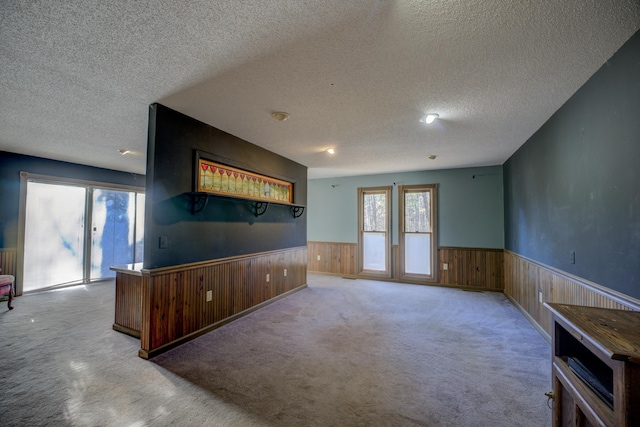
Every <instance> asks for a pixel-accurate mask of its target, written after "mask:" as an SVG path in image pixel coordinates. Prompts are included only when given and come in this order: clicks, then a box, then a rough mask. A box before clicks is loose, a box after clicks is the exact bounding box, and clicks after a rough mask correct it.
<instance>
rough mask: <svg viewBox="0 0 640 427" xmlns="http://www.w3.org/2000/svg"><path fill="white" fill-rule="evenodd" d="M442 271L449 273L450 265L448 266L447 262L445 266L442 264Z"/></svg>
mask: <svg viewBox="0 0 640 427" xmlns="http://www.w3.org/2000/svg"><path fill="white" fill-rule="evenodd" d="M442 269H443V270H444V271H447V270H448V269H449V264H447V263H446V262H445V263H444V264H442Z"/></svg>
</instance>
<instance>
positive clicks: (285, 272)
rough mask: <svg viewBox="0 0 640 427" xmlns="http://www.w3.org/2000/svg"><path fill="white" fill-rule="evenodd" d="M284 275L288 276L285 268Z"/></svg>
mask: <svg viewBox="0 0 640 427" xmlns="http://www.w3.org/2000/svg"><path fill="white" fill-rule="evenodd" d="M284 277H287V269H286V268H285V269H284Z"/></svg>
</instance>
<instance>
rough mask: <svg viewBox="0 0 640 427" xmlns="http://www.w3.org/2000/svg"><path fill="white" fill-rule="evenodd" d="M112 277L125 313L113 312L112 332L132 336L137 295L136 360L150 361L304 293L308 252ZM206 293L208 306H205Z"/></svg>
mask: <svg viewBox="0 0 640 427" xmlns="http://www.w3.org/2000/svg"><path fill="white" fill-rule="evenodd" d="M116 272H117V276H116V288H117V289H120V290H119V291H118V295H119V297H120V300H119V302H120V305H121V306H122V307H128V308H127V309H125V308H121V309H118V308H116V322H115V324H114V329H116V330H120V331H122V332H126V333H129V334H130V335H134V336H135V332H136V329H137V328H138V319H137V318H136V314H135V313H132V312H130V311H136V309H137V307H136V306H137V305H138V302H137V301H135V300H134V298H136V296H137V294H140V303H139V304H140V306H138V307H139V311H140V320H139V336H140V351H139V352H138V354H139V356H140V357H142V358H145V359H149V358H151V357H153V356H155V355H157V354H160V353H162V352H164V351H166V350H168V349H170V348H173V347H175V346H177V345H179V344H182V343H183V342H186V341H188V340H190V339H193V338H195V337H197V336H199V335H201V334H204V333H206V332H209V331H211V330H213V329H216V328H218V327H220V326H222V325H224V324H226V323H228V322H230V321H232V320H235V319H237V318H238V317H241V316H244V315H246V314H248V313H250V312H252V311H254V310H256V309H258V308H260V307H262V306H264V305H266V304H269V303H271V302H274V301H276V300H277V299H279V298H282V297H284V296H285V295H288V294H290V293H292V292H295V291H298V290H301V289H304V288H305V287H306V286H307V285H306V283H307V248H306V247H300V248H291V249H285V250H279V251H273V252H266V253H261V254H252V255H247V256H240V257H233V258H225V259H220V260H212V261H206V262H199V263H193V264H187V265H180V266H172V267H165V268H158V269H152V270H144V269H143V270H141V271H140V272H139V273H137V274H133V273H131V274H127V273H126V271H124V270H116ZM125 275H126V276H128V277H127V280H128V282H127V283H126V285H127V286H124V287H126V288H128V290H125V289H123V288H124V287H123V286H121V287H119V286H118V285H119V283H118V280H119V279H120V280H121V279H122V277H120V276H125ZM267 275H268V276H269V278H268V280H267ZM122 284H123V285H124V284H125V282H122ZM136 286H139V287H140V290H139V291H136V289H135V287H136ZM208 293H210V295H211V301H207V294H208ZM125 298H129V299H130V300H131V301H125V300H124V299H125Z"/></svg>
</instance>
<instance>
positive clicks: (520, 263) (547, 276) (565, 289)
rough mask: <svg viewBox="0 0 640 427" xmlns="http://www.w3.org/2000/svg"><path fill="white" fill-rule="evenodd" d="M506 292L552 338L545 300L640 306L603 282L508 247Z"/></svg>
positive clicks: (621, 306) (630, 308)
mask: <svg viewBox="0 0 640 427" xmlns="http://www.w3.org/2000/svg"><path fill="white" fill-rule="evenodd" d="M504 277H505V288H504V293H505V295H506V296H507V297H508V298H509V299H510V300H511V301H512V302H513V303H514V304H516V306H517V307H518V308H519V309H520V311H522V312H523V314H524V315H525V316H526V317H527V318H528V319H529V321H530V322H531V323H532V324H533V325H534V326H536V327H537V328H538V330H539V331H540V332H541V333H542V335H543V336H544V337H545V338H546V339H547V340H550V339H551V335H552V331H551V327H552V316H551V313H550V312H549V310H548V309H547V308H545V307H544V306H543V303H545V302H551V303H560V304H573V305H584V306H590V307H601V308H613V309H619V310H640V301H638V300H636V299H634V298H631V297H629V296H626V295H623V294H621V293H617V292H615V291H612V290H611V289H607V288H605V287H603V286H600V285H597V284H595V283H591V282H589V281H586V280H583V279H580V278H579V277H575V276H572V275H570V274H567V273H564V272H562V271H560V270H557V269H554V268H552V267H549V266H546V265H544V264H540V263H537V262H535V261H533V260H530V259H528V258H525V257H522V256H520V255H518V254H516V253H513V252H510V251H507V250H505V251H504Z"/></svg>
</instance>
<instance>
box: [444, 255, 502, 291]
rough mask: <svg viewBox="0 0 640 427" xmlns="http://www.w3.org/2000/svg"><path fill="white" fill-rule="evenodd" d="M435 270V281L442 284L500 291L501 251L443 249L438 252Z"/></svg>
mask: <svg viewBox="0 0 640 427" xmlns="http://www.w3.org/2000/svg"><path fill="white" fill-rule="evenodd" d="M445 264H447V269H446V270H445V269H444V265H445ZM438 269H439V271H438V282H440V283H442V284H445V285H457V286H462V287H465V288H474V289H480V290H490V291H500V292H502V291H503V290H504V275H503V250H502V249H490V248H459V247H444V246H443V247H440V248H439V249H438Z"/></svg>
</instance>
